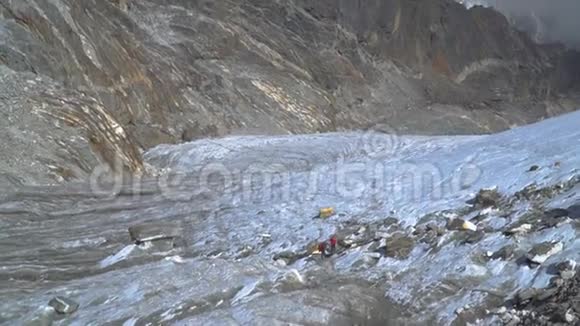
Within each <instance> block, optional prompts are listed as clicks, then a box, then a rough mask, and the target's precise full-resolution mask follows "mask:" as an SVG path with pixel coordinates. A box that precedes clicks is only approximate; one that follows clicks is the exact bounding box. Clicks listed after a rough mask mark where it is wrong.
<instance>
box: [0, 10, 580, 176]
mask: <svg viewBox="0 0 580 326" xmlns="http://www.w3.org/2000/svg"><path fill="white" fill-rule="evenodd" d="M0 19H1V20H0V33H1V35H2V38H1V39H0V40H1V41H0V64H1V65H2V66H0V79H1V86H0V112H2V114H3V115H4V117H5V118H4V119H1V121H0V137H2V139H3V140H4V141H3V142H2V144H1V145H0V146H1V148H0V155H1V156H2V157H1V161H2V163H0V171H1V173H2V175H3V176H4V178H5V179H7V180H9V181H10V182H13V183H46V182H55V181H56V182H60V181H63V180H70V179H75V178H84V177H86V176H87V175H88V174H90V173H91V171H92V170H93V169H94V167H95V166H97V165H98V164H99V163H105V164H106V165H108V166H111V167H113V168H114V169H115V170H121V169H127V170H130V171H132V172H135V173H144V172H145V170H146V168H145V167H144V166H143V163H142V159H141V153H142V151H143V150H145V149H148V148H151V147H153V146H155V145H158V144H161V143H176V142H183V141H189V140H193V139H197V138H201V137H214V136H223V135H228V134H248V133H252V134H255V133H259V134H281V133H312V132H325V131H334V130H345V129H366V128H373V127H374V126H377V125H380V126H382V127H381V128H383V129H386V131H393V130H394V131H397V132H402V133H426V134H457V133H474V132H476V133H481V132H493V131H498V130H502V129H507V128H509V127H510V126H512V125H516V124H524V123H529V122H532V121H536V120H539V119H542V118H544V117H547V116H552V115H555V114H559V113H561V112H565V111H569V110H571V109H573V108H574V106H575V104H576V103H578V102H579V99H578V97H577V96H576V95H575V94H577V93H578V84H579V78H580V77H579V76H580V67H579V65H578V63H577V62H579V60H578V58H579V56H578V54H577V53H574V52H570V51H566V50H565V49H564V48H563V47H558V46H538V45H536V44H533V43H532V42H531V41H530V40H529V38H528V37H527V36H525V35H524V34H523V33H520V32H517V31H515V30H514V29H512V28H511V27H510V26H509V24H508V22H507V20H506V19H505V18H504V17H503V16H501V15H500V14H498V13H496V12H494V11H493V10H491V9H484V8H481V7H475V8H472V9H470V10H467V9H465V8H464V7H463V6H462V5H460V4H458V3H455V2H454V1H451V0H438V1H426V0H425V1H404V0H365V1H362V0H358V1H352V0H321V1H306V0H292V1H283V2H275V1H262V0H251V1H250V0H249V1H226V0H224V1H202V0H199V1H189V0H142V1H130V0H127V1H105V0H83V1H74V0H50V1H46V0H19V1H10V0H0ZM385 126H388V127H385Z"/></svg>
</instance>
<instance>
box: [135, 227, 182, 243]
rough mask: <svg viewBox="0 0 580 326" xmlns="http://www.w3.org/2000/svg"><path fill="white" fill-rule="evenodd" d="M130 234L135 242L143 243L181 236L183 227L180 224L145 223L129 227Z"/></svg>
mask: <svg viewBox="0 0 580 326" xmlns="http://www.w3.org/2000/svg"><path fill="white" fill-rule="evenodd" d="M129 235H130V236H131V240H133V241H134V242H135V243H137V244H139V243H143V242H149V241H156V240H162V239H176V238H181V237H182V235H183V229H182V227H181V225H179V224H171V223H144V224H139V225H134V226H131V227H129Z"/></svg>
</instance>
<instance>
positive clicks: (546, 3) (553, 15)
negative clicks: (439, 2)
mask: <svg viewBox="0 0 580 326" xmlns="http://www.w3.org/2000/svg"><path fill="white" fill-rule="evenodd" d="M460 2H465V3H467V4H470V5H473V4H487V5H491V6H493V7H495V8H497V9H498V10H499V11H501V12H503V13H504V14H505V15H506V16H509V17H512V18H513V19H514V20H515V21H516V25H518V26H519V27H522V28H525V29H527V31H528V32H530V33H531V34H532V37H534V38H537V39H538V41H561V42H564V43H566V44H568V45H570V46H574V47H576V48H579V49H580V0H466V1H460ZM518 17H519V18H518Z"/></svg>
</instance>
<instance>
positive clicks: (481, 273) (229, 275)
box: [0, 113, 580, 325]
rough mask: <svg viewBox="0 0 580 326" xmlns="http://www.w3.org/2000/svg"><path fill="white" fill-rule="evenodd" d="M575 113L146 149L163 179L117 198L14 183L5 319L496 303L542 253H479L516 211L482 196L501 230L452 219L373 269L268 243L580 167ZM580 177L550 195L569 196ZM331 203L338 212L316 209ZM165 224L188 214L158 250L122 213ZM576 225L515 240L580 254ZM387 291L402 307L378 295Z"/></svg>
mask: <svg viewBox="0 0 580 326" xmlns="http://www.w3.org/2000/svg"><path fill="white" fill-rule="evenodd" d="M579 125H580V113H572V114H568V115H564V116H561V117H558V118H554V119H550V120H546V121H543V122H540V123H538V124H535V125H531V126H526V127H521V128H515V129H513V130H510V131H507V132H504V133H500V134H496V135H488V136H461V137H450V136H449V137H447V136H445V137H423V136H394V135H386V134H381V133H368V132H367V133H363V132H360V133H333V134H317V135H301V136H277V137H273V136H268V137H266V136H244V137H228V138H223V139H207V140H199V141H195V142H192V143H187V144H182V145H163V146H159V147H157V148H154V149H152V150H150V151H149V152H148V153H146V154H145V158H146V160H147V162H148V163H149V164H151V165H152V166H153V167H154V168H156V170H157V171H158V172H159V176H158V177H156V178H151V179H147V180H144V181H143V182H142V183H141V184H139V187H138V189H135V186H124V187H122V189H121V191H120V193H119V194H118V195H117V196H103V195H102V193H94V192H92V191H90V190H91V189H88V188H87V186H86V185H84V184H71V185H68V186H63V187H44V188H42V187H36V188H25V189H18V190H11V191H10V190H7V191H6V192H5V193H4V194H3V195H2V197H1V202H0V214H1V215H0V228H1V229H2V232H1V234H0V256H1V257H0V262H1V263H0V265H1V266H0V296H1V297H2V300H1V302H0V322H6V323H7V324H13V323H24V322H26V321H30V320H34V321H36V322H40V321H42V320H44V319H47V318H48V319H54V322H55V323H57V324H73V325H87V324H91V323H95V324H102V323H107V322H114V323H121V324H122V323H125V324H127V325H139V324H146V323H152V324H157V323H164V324H173V323H175V324H185V325H195V324H203V325H206V324H207V325H211V324H215V325H223V324H242V325H253V324H268V325H271V324H280V325H285V324H288V323H298V324H300V323H302V324H304V323H306V324H308V323H322V324H327V323H330V322H345V323H347V324H348V323H349V322H351V323H352V322H356V318H363V319H366V320H369V319H373V320H377V321H390V322H393V323H396V322H410V321H412V322H413V323H418V324H420V323H429V322H437V323H439V324H449V323H451V322H452V321H453V320H454V318H456V314H455V312H456V311H457V310H458V309H460V308H463V307H465V306H466V305H468V304H469V305H470V306H476V305H478V304H481V303H482V302H483V301H484V300H486V298H487V297H488V293H487V292H485V291H479V290H486V291H490V292H493V293H496V294H497V293H499V294H500V295H505V296H509V295H510V294H512V293H513V292H514V291H516V290H517V289H518V288H522V287H532V286H533V287H542V286H546V285H547V282H548V280H549V278H548V276H547V275H546V271H545V268H544V267H542V266H541V267H539V268H535V269H532V268H530V267H528V266H521V265H518V264H516V263H515V262H513V261H503V260H492V261H488V262H485V263H475V262H474V261H473V259H472V257H473V256H475V255H477V254H479V253H486V252H495V251H497V250H498V249H499V248H501V247H503V246H505V245H506V244H510V243H512V242H513V239H510V238H508V237H505V236H503V235H502V233H501V228H502V227H504V226H505V225H507V224H509V223H512V222H514V221H513V220H512V219H506V218H504V217H499V216H495V215H494V212H493V211H488V212H486V214H487V215H489V216H488V222H489V223H488V224H489V225H492V226H495V227H496V228H497V230H498V231H497V232H488V233H486V235H485V237H484V238H483V239H482V240H481V241H479V242H478V243H475V244H459V243H457V242H452V241H449V242H448V243H447V242H446V240H447V238H448V237H450V236H451V235H450V234H446V235H444V236H443V237H442V239H441V240H440V241H441V242H442V243H443V245H442V246H440V248H439V250H437V251H436V252H434V251H431V250H428V249H429V248H427V246H426V245H424V244H419V243H417V245H416V246H415V248H414V249H413V251H412V252H411V254H410V255H409V257H408V258H405V259H395V258H389V257H382V258H380V259H379V260H378V262H377V263H376V264H372V265H369V266H368V267H364V266H366V265H365V264H363V265H362V267H361V264H357V261H361V260H363V261H364V260H365V259H367V260H368V258H367V257H365V254H366V253H365V250H366V249H367V248H366V247H365V246H361V247H359V248H355V249H351V250H348V251H346V252H345V253H343V254H341V255H337V256H336V257H332V258H330V259H326V260H324V261H323V262H320V261H316V260H312V259H309V258H300V259H298V260H297V261H295V262H290V264H289V265H288V266H285V265H284V264H280V263H279V262H275V261H274V260H273V257H274V256H275V255H277V254H280V253H282V252H300V251H303V250H304V248H305V247H307V245H308V244H309V243H310V242H312V241H323V240H325V239H328V238H329V237H330V236H331V235H333V234H334V233H335V232H337V231H339V230H340V229H341V228H343V226H344V225H347V224H348V223H351V224H352V223H358V224H360V225H365V223H367V224H368V223H372V222H376V221H381V220H384V219H386V218H388V217H394V218H397V219H398V220H399V221H400V223H401V227H402V230H403V232H407V233H410V232H412V227H413V226H414V225H415V224H416V223H417V222H418V221H419V220H421V218H423V217H424V216H425V215H426V214H428V213H433V212H439V211H452V210H454V209H458V208H461V207H465V206H466V203H465V202H466V201H467V200H468V199H470V198H473V196H474V195H475V194H476V193H477V192H478V191H479V190H480V189H482V188H492V187H497V189H498V191H499V192H500V193H502V194H504V195H506V196H509V195H512V194H514V193H515V192H517V191H520V190H522V189H523V188H525V187H526V186H527V185H530V184H532V183H536V184H537V185H538V187H543V186H549V185H553V184H556V183H559V182H564V181H567V180H569V179H570V178H572V177H573V176H576V175H577V174H578V170H577V169H578V167H579V166H580V155H579V154H580V153H579V150H580V146H579V145H580V144H579V142H580V128H578V126H579ZM534 165H537V166H538V169H537V170H535V171H534V172H528V170H530V167H531V166H534ZM576 190H577V189H576V188H573V189H571V190H569V191H567V192H566V193H563V194H560V195H559V196H557V197H555V198H552V199H550V202H547V203H545V204H546V205H547V206H551V207H567V206H569V205H571V204H574V203H576V200H577V199H578V195H576ZM327 206H331V207H334V208H335V209H336V211H337V215H335V216H333V217H331V218H329V219H325V220H321V219H313V216H315V215H316V213H317V212H318V209H319V208H321V207H327ZM527 208H528V206H527V205H526V204H525V203H524V204H522V205H521V207H519V209H520V210H521V211H522V212H521V213H523V212H524V211H525V210H526V209H527ZM449 214H453V213H449ZM520 215H521V214H520ZM513 216H518V213H517V212H516V213H514V214H513ZM159 221H163V222H174V223H177V224H179V225H180V226H181V227H182V228H183V230H184V231H183V232H184V237H185V239H186V242H185V246H184V247H180V248H175V249H172V250H169V251H166V250H164V251H161V252H160V251H155V248H150V247H147V246H143V245H133V244H132V243H131V241H130V239H129V236H128V233H127V228H128V227H129V226H132V225H134V224H137V223H143V222H159ZM353 221H354V222H353ZM405 228H406V229H405ZM576 238H577V236H576V229H575V228H574V227H573V226H572V225H571V224H562V225H559V226H557V227H554V228H549V229H545V230H542V231H539V232H535V233H533V234H530V235H529V236H527V237H524V238H523V239H520V241H519V242H518V246H519V248H520V249H521V250H523V251H526V250H529V249H530V248H531V247H532V246H533V245H534V244H537V243H540V242H544V241H559V242H562V243H563V245H564V249H563V251H562V252H561V253H559V254H557V255H555V256H552V257H550V258H549V259H548V261H547V262H546V263H550V262H554V261H560V260H564V259H577V260H578V259H580V257H577V256H578V252H579V250H578V249H580V248H579V246H580V243H579V242H578V241H577V240H576ZM103 239H105V240H104V241H103ZM67 244H68V245H67ZM70 244H77V245H75V246H71V245H70ZM474 289H475V290H476V291H473V290H474ZM56 295H61V296H66V297H68V298H70V299H72V300H75V301H76V302H78V303H80V308H79V310H78V311H77V312H75V313H74V314H72V315H70V316H58V315H50V314H49V313H47V312H46V308H45V306H46V303H47V302H48V301H49V300H50V299H51V298H52V297H54V296H56ZM395 304H400V307H401V309H402V310H401V311H398V312H396V311H388V309H386V308H385V306H389V307H390V306H393V307H394V306H395ZM397 307H399V305H397ZM386 312H388V314H387V315H386V316H383V315H384V314H386ZM47 315H50V316H47ZM341 318H342V319H341ZM345 318H346V319H345ZM348 318H352V319H351V320H348Z"/></svg>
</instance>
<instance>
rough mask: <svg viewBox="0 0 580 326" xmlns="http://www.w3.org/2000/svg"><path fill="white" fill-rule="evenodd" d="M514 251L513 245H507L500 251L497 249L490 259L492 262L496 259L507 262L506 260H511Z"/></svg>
mask: <svg viewBox="0 0 580 326" xmlns="http://www.w3.org/2000/svg"><path fill="white" fill-rule="evenodd" d="M515 250H516V246H515V245H507V246H504V247H502V248H501V249H499V250H498V251H496V252H494V253H493V255H491V259H492V260H496V259H502V260H508V259H511V258H512V257H513V256H514V253H515Z"/></svg>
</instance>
